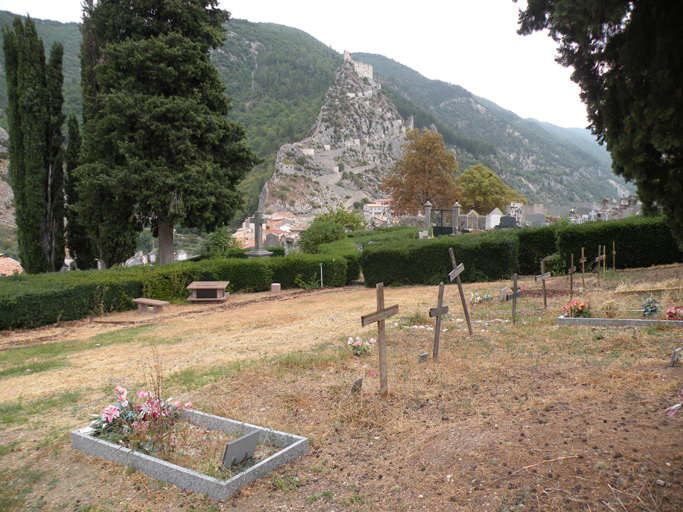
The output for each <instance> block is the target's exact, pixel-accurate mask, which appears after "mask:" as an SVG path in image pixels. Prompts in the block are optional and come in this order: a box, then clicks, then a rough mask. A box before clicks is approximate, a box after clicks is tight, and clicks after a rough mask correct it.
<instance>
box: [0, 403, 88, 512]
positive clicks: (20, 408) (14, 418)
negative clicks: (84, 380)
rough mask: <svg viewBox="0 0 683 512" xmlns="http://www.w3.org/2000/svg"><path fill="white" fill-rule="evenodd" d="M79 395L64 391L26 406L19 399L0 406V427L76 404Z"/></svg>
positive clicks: (22, 421)
mask: <svg viewBox="0 0 683 512" xmlns="http://www.w3.org/2000/svg"><path fill="white" fill-rule="evenodd" d="M81 395H82V393H81V391H79V390H77V391H65V392H64V393H57V394H54V395H50V396H48V397H45V398H41V399H39V400H35V401H33V402H31V403H29V404H27V405H24V404H23V401H22V399H21V398H20V399H19V400H16V401H14V402H8V403H4V404H0V425H13V424H18V423H24V422H25V421H26V420H27V419H28V418H29V417H31V416H37V415H45V414H47V413H49V412H51V411H53V410H54V409H60V408H64V407H67V406H68V405H70V404H73V403H75V402H78V400H80V398H81ZM0 510H2V509H1V508H0Z"/></svg>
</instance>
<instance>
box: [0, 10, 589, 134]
mask: <svg viewBox="0 0 683 512" xmlns="http://www.w3.org/2000/svg"><path fill="white" fill-rule="evenodd" d="M399 5H400V4H399V2H396V1H395V0H394V1H387V0H364V1H359V0H345V1H344V2H339V3H334V4H333V3H329V2H321V1H320V0H290V1H283V0H260V1H259V0H221V7H222V8H223V9H226V10H228V11H230V12H231V13H232V17H233V18H239V19H246V20H249V21H253V22H272V23H278V24H281V25H287V26H290V27H295V28H298V29H301V30H303V31H304V32H307V33H309V34H310V35H312V36H313V37H315V38H316V39H318V40H319V41H321V42H322V43H324V44H326V45H328V46H331V47H332V48H334V49H335V50H337V51H338V52H340V53H341V52H343V51H344V50H349V51H350V52H367V53H377V54H381V55H384V56H385V57H389V58H391V59H394V60H395V61H398V62H400V63H401V64H404V65H406V66H408V67H411V68H413V69H414V70H416V71H418V72H419V73H421V74H422V75H424V76H426V77H427V78H431V79H438V80H443V81H444V82H450V83H452V84H457V85H460V86H462V87H464V88H465V89H467V90H469V91H470V92H471V93H473V94H476V95H477V96H482V97H484V98H487V99H489V100H491V101H493V102H495V103H497V104H498V105H500V106H501V107H503V108H506V109H508V110H511V111H513V112H514V113H516V114H517V115H519V116H521V117H525V118H526V117H533V118H536V119H538V120H541V121H548V122H551V123H553V124H556V125H558V126H564V127H585V126H586V125H587V121H586V110H585V107H584V106H583V104H582V103H581V101H580V100H579V88H578V86H577V85H576V84H574V83H573V82H572V81H571V80H570V79H569V75H570V73H571V71H570V70H569V69H566V68H563V67H562V66H560V65H559V64H557V63H556V62H555V60H554V57H555V54H556V52H555V44H554V43H553V41H552V40H551V39H550V38H549V37H548V36H547V35H546V34H534V35H532V36H526V37H522V36H519V35H517V34H516V30H517V13H518V10H519V8H520V7H523V6H525V5H526V2H525V0H520V1H519V3H514V2H513V1H512V0H450V1H447V0H442V1H440V2H431V3H428V4H426V5H425V6H424V7H425V8H424V9H420V7H422V5H423V4H421V2H411V3H409V4H408V3H406V4H404V5H406V6H410V7H411V8H410V9H408V8H401V7H400V6H399ZM80 6H81V0H0V10H4V11H10V12H13V13H17V14H27V13H28V14H30V15H31V16H32V17H34V18H41V19H51V20H57V21H62V22H68V21H75V22H80V18H81V8H80ZM413 7H416V8H414V9H413Z"/></svg>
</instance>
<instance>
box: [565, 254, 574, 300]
mask: <svg viewBox="0 0 683 512" xmlns="http://www.w3.org/2000/svg"><path fill="white" fill-rule="evenodd" d="M570 261H571V263H570V264H569V265H570V266H569V270H567V274H569V300H572V297H574V272H576V267H575V266H574V255H573V254H572V257H571V260H570Z"/></svg>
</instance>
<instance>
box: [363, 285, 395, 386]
mask: <svg viewBox="0 0 683 512" xmlns="http://www.w3.org/2000/svg"><path fill="white" fill-rule="evenodd" d="M394 315H398V304H394V305H393V306H389V307H388V308H385V307H384V283H377V311H375V312H373V313H370V314H369V315H363V316H361V317H360V324H361V325H362V326H363V327H366V326H368V325H370V324H372V323H375V322H377V344H378V345H379V381H380V388H379V393H380V394H381V395H382V397H383V398H386V397H387V395H388V394H389V387H388V385H387V340H386V336H385V333H384V325H385V321H386V319H387V318H389V317H391V316H394Z"/></svg>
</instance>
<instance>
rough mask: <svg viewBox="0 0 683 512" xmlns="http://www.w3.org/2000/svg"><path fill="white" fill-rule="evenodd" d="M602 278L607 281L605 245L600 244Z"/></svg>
mask: <svg viewBox="0 0 683 512" xmlns="http://www.w3.org/2000/svg"><path fill="white" fill-rule="evenodd" d="M602 278H603V279H604V280H605V284H606V283H607V246H606V245H603V246H602Z"/></svg>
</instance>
